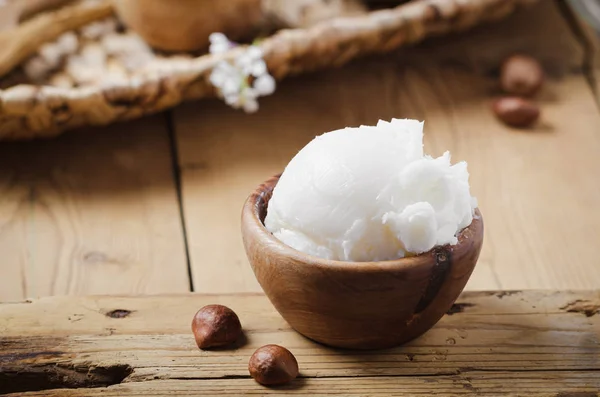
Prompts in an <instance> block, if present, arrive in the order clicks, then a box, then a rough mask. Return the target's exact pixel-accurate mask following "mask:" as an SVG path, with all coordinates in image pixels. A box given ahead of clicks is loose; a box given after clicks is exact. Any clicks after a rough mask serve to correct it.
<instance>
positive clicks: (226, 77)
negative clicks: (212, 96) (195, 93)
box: [209, 33, 276, 113]
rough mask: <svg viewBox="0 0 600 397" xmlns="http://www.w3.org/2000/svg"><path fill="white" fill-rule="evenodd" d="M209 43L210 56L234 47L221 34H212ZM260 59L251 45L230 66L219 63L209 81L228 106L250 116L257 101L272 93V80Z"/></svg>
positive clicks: (258, 51) (259, 51) (258, 49)
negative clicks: (241, 110)
mask: <svg viewBox="0 0 600 397" xmlns="http://www.w3.org/2000/svg"><path fill="white" fill-rule="evenodd" d="M210 42H211V47H210V52H211V53H212V54H218V53H222V52H225V51H227V50H229V49H230V48H232V47H234V46H235V45H236V44H235V43H232V42H230V41H229V40H228V39H227V37H226V36H225V35H224V34H222V33H213V34H211V35H210ZM262 57H263V51H262V49H261V48H260V47H257V46H254V45H252V46H249V47H248V48H247V49H246V50H245V51H242V52H241V53H240V54H239V55H238V56H237V57H236V58H235V60H234V62H233V63H231V62H228V61H221V62H219V63H217V64H216V65H215V67H214V68H213V70H212V72H211V74H210V76H209V81H210V83H211V84H212V85H213V86H215V88H217V91H218V92H219V94H220V95H221V97H222V98H223V99H224V100H225V103H227V104H228V105H229V106H231V107H233V108H235V109H243V110H244V111H245V112H247V113H253V112H256V111H257V110H258V101H257V98H258V97H261V96H265V95H271V94H272V93H273V92H275V85H276V83H275V79H274V78H273V76H271V75H270V74H269V72H268V70H267V64H266V63H265V61H264V60H263V58H262Z"/></svg>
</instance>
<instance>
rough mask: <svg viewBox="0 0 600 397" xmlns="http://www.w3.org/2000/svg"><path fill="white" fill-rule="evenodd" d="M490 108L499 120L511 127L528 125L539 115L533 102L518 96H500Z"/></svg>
mask: <svg viewBox="0 0 600 397" xmlns="http://www.w3.org/2000/svg"><path fill="white" fill-rule="evenodd" d="M492 109H493V111H494V113H495V114H496V116H497V117H498V118H499V119H500V120H502V121H503V122H504V123H506V124H508V125H510V126H512V127H519V128H525V127H529V126H530V125H532V124H533V123H535V122H536V121H537V119H538V118H539V117H540V109H539V107H538V106H537V105H536V104H535V103H533V102H531V101H528V100H526V99H523V98H519V97H504V98H500V99H498V100H497V101H496V102H494V105H493V106H492Z"/></svg>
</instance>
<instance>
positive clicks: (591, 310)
mask: <svg viewBox="0 0 600 397" xmlns="http://www.w3.org/2000/svg"><path fill="white" fill-rule="evenodd" d="M560 310H565V311H567V312H569V313H581V314H584V315H585V316H586V317H592V316H594V315H595V314H598V313H600V303H595V302H592V301H589V300H582V299H577V300H575V301H573V302H569V303H567V304H566V305H565V306H563V307H561V308H560Z"/></svg>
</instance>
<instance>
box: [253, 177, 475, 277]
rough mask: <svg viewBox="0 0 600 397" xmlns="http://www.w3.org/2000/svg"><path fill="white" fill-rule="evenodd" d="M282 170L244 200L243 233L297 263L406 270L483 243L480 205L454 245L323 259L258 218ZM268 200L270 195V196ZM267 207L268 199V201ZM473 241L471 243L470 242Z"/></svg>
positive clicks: (355, 268) (316, 265)
mask: <svg viewBox="0 0 600 397" xmlns="http://www.w3.org/2000/svg"><path fill="white" fill-rule="evenodd" d="M281 175H282V174H278V175H275V176H273V177H271V178H269V179H268V180H267V181H265V182H264V183H262V184H260V185H259V186H258V187H257V188H256V189H255V190H254V192H252V194H250V196H249V197H248V199H247V200H246V203H245V204H244V207H243V209H242V223H246V225H247V223H248V222H250V223H251V225H247V226H250V228H246V227H244V228H243V229H244V230H243V233H256V234H258V235H257V236H256V237H257V239H258V240H260V241H262V242H265V243H267V244H266V245H268V246H269V247H270V249H271V250H273V251H276V253H277V254H279V255H282V256H285V257H288V258H291V259H292V260H293V261H295V262H296V263H303V264H305V265H310V266H312V267H317V268H321V269H327V270H332V271H342V270H343V271H348V270H350V269H352V270H353V271H357V272H361V271H364V272H369V271H378V270H380V271H389V270H408V269H410V268H415V267H422V266H424V265H430V266H433V265H434V264H435V263H436V262H437V260H436V259H437V258H436V257H437V256H438V255H447V254H452V253H454V252H455V251H466V250H468V248H470V247H476V246H477V245H479V246H481V244H482V243H483V217H482V216H481V212H480V211H479V207H477V208H475V211H474V212H475V213H474V216H473V221H472V222H471V223H470V224H469V226H467V227H465V228H464V229H462V230H461V231H460V232H459V233H458V243H456V244H454V245H443V246H439V245H438V246H435V247H433V248H432V249H431V250H429V251H427V252H423V253H421V254H418V255H414V256H409V257H404V258H398V259H391V260H385V261H364V262H350V261H340V260H334V259H324V258H320V257H317V256H314V255H310V254H307V253H304V252H301V251H298V250H297V249H295V248H292V247H290V246H289V245H287V244H285V243H284V242H283V241H281V240H279V239H278V238H277V237H275V236H274V235H273V234H272V233H271V232H269V231H268V230H267V228H266V226H265V224H264V223H263V221H261V219H260V213H259V208H260V205H259V204H260V201H262V200H263V198H264V196H265V194H266V193H267V191H269V190H271V191H272V190H273V189H274V188H275V186H276V185H277V182H278V181H279V178H280V176H281ZM269 201H270V197H269ZM266 205H267V208H268V202H267V204H266ZM473 243H474V244H473Z"/></svg>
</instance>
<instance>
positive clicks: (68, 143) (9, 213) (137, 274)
mask: <svg viewBox="0 0 600 397" xmlns="http://www.w3.org/2000/svg"><path fill="white" fill-rule="evenodd" d="M170 155H171V149H170V145H169V138H168V131H167V128H166V123H165V119H164V116H156V117H152V118H148V119H145V120H140V121H137V122H133V123H127V124H123V125H118V126H112V127H110V128H102V129H95V130H89V131H79V132H76V133H72V134H68V135H67V136H64V137H60V138H57V139H55V140H52V141H38V142H27V143H20V144H2V145H0V252H2V266H0V301H1V300H20V299H23V298H30V297H37V296H46V295H64V294H69V295H72V294H76V295H82V294H110V293H167V292H185V291H188V290H189V282H188V277H187V274H188V273H187V263H186V257H185V249H184V240H183V234H182V228H181V222H180V216H179V207H178V200H177V195H176V190H175V186H174V182H173V171H172V164H171V157H170Z"/></svg>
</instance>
